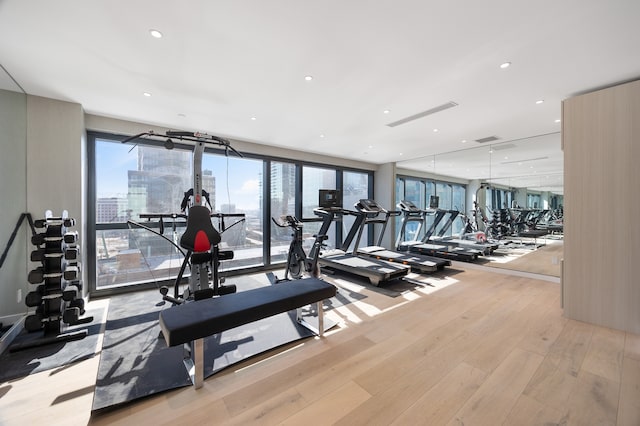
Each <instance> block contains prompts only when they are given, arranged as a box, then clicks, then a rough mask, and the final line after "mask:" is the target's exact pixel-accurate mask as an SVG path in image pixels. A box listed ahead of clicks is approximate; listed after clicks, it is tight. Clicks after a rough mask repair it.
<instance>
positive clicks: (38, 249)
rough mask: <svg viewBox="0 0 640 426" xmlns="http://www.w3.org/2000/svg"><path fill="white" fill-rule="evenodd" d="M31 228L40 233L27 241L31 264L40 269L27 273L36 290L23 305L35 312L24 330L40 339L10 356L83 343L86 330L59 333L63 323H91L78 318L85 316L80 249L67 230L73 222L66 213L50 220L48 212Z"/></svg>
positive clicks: (22, 345) (73, 234)
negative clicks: (52, 345) (39, 334)
mask: <svg viewBox="0 0 640 426" xmlns="http://www.w3.org/2000/svg"><path fill="white" fill-rule="evenodd" d="M34 225H35V227H36V228H39V229H43V232H39V233H37V234H34V235H33V236H32V237H31V243H32V244H33V245H34V246H35V249H34V250H33V251H32V252H31V261H32V262H39V263H40V266H38V267H36V268H35V269H33V270H32V271H31V272H29V276H28V281H29V283H30V284H33V285H37V287H36V289H35V290H33V291H30V292H29V293H27V295H26V297H25V304H26V305H27V306H28V307H29V308H35V312H32V313H31V314H29V315H28V316H27V317H26V318H25V322H24V328H25V329H26V330H27V331H28V332H29V333H35V332H39V331H42V332H43V336H42V338H39V339H35V340H28V341H24V342H22V343H16V344H14V345H12V346H11V348H10V351H12V352H15V351H18V350H22V349H27V348H31V347H36V346H42V345H47V344H50V343H56V342H61V341H71V340H79V339H83V338H84V337H86V336H87V330H86V329H84V330H78V331H67V332H63V323H64V324H67V325H76V324H86V323H90V322H91V321H93V317H85V318H80V316H81V315H84V313H85V309H84V299H83V298H82V280H81V274H80V262H79V261H80V246H79V245H78V233H77V231H69V230H68V228H70V227H73V226H75V220H74V219H73V218H69V217H68V213H67V211H66V210H65V211H63V213H62V216H60V217H53V215H52V212H51V211H50V210H47V211H46V212H45V218H44V219H38V220H36V221H35V222H34Z"/></svg>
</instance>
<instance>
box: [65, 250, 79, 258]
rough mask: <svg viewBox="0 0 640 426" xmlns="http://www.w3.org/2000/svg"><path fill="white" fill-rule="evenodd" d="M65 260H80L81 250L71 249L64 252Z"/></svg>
mask: <svg viewBox="0 0 640 426" xmlns="http://www.w3.org/2000/svg"><path fill="white" fill-rule="evenodd" d="M64 258H65V259H67V260H78V259H80V249H79V248H78V247H69V248H67V249H66V250H65V251H64Z"/></svg>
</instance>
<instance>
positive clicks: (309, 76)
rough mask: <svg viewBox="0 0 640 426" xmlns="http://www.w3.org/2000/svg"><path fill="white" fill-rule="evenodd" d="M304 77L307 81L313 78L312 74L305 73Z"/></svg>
mask: <svg viewBox="0 0 640 426" xmlns="http://www.w3.org/2000/svg"><path fill="white" fill-rule="evenodd" d="M304 79H305V80H307V81H311V80H313V76H311V75H305V76H304Z"/></svg>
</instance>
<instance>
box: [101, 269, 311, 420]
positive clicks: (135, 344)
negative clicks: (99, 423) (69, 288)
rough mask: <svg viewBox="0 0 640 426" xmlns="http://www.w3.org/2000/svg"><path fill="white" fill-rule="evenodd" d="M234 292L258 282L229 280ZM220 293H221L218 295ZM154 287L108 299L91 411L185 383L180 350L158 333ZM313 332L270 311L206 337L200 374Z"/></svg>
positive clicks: (291, 318) (187, 382)
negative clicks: (271, 313) (268, 313)
mask: <svg viewBox="0 0 640 426" xmlns="http://www.w3.org/2000/svg"><path fill="white" fill-rule="evenodd" d="M230 281H232V282H233V283H234V284H237V286H238V291H243V290H248V289H250V288H255V287H258V286H261V285H263V284H261V283H259V282H258V281H255V280H252V279H251V278H247V277H241V278H239V279H235V278H234V279H230ZM222 297H224V296H222ZM160 300H161V296H160V294H159V292H158V291H156V290H154V291H146V292H141V293H134V294H127V295H122V296H117V297H114V298H112V299H111V302H110V307H109V314H108V318H107V324H106V328H105V335H104V341H103V348H102V354H101V358H100V366H99V369H98V377H97V380H96V389H95V394H94V400H93V411H94V412H96V411H100V410H104V409H108V408H110V407H114V406H117V405H120V404H123V403H126V402H129V401H133V400H136V399H138V398H143V397H146V396H150V395H153V394H156V393H159V392H163V391H167V390H170V389H175V388H179V387H183V386H190V385H191V382H190V380H189V377H188V375H187V372H186V369H185V368H184V365H183V363H182V357H183V348H182V346H178V347H167V345H166V343H165V342H164V339H163V338H162V337H160V326H159V325H158V315H159V313H160V311H161V310H162V309H170V306H171V305H170V304H168V303H167V304H165V305H159V304H158V302H160ZM309 336H312V333H311V332H310V331H309V330H308V329H306V328H304V327H302V326H300V325H298V324H297V322H296V320H295V312H291V313H284V314H280V315H275V316H273V317H270V318H266V319H264V320H260V321H256V322H254V323H250V324H246V325H244V326H241V327H237V328H234V329H232V330H228V331H225V332H223V333H220V334H217V335H213V336H211V337H209V338H207V339H205V342H204V344H205V377H209V376H211V375H212V374H214V373H215V372H217V371H220V370H221V369H223V368H226V367H228V366H230V365H232V364H235V363H237V362H240V361H242V360H245V359H247V358H250V357H252V356H254V355H258V354H260V353H263V352H265V351H268V350H271V349H273V348H276V347H278V346H281V345H284V344H287V343H289V342H292V341H295V340H298V339H302V338H305V337H309Z"/></svg>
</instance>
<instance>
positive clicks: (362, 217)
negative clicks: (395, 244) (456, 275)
mask: <svg viewBox="0 0 640 426" xmlns="http://www.w3.org/2000/svg"><path fill="white" fill-rule="evenodd" d="M355 208H356V210H357V211H358V214H357V216H356V220H355V222H354V224H353V226H352V227H351V231H350V232H349V235H348V236H347V238H346V239H345V243H344V244H343V247H342V248H343V249H344V250H347V249H348V247H349V246H350V245H351V241H352V240H353V237H354V235H355V233H356V232H357V237H356V239H355V245H354V247H353V253H354V254H357V255H359V256H367V257H372V258H375V259H380V260H385V261H387V262H395V263H400V264H403V265H408V266H409V267H411V270H412V271H413V272H416V273H418V274H424V273H433V272H437V271H442V270H443V269H444V268H445V267H446V266H450V265H451V261H449V260H445V259H442V258H437V257H432V256H427V255H420V254H417V253H416V254H414V253H409V252H404V253H401V252H398V251H395V250H387V249H386V248H384V247H382V238H383V237H384V232H385V230H386V229H387V224H388V223H389V218H390V217H391V216H399V215H400V214H401V213H400V212H399V211H388V210H386V209H384V208H383V207H381V206H380V205H379V204H378V203H376V202H375V201H374V200H370V199H362V200H360V201H359V202H357V203H356V205H355ZM374 224H380V225H382V229H381V230H380V233H379V234H378V238H377V241H376V245H373V246H367V247H360V240H361V238H362V233H363V231H364V229H365V228H366V227H367V225H374Z"/></svg>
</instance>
